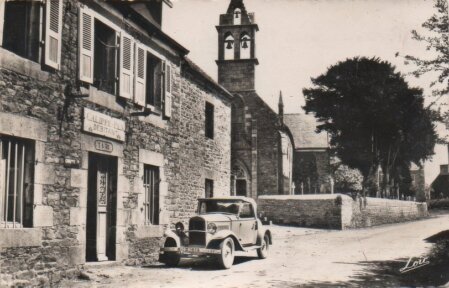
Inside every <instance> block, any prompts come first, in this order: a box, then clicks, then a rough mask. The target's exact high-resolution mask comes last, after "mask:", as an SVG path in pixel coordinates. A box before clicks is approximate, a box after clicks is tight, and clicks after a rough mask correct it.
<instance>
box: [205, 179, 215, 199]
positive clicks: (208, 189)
mask: <svg viewBox="0 0 449 288" xmlns="http://www.w3.org/2000/svg"><path fill="white" fill-rule="evenodd" d="M204 182H205V183H204V190H205V194H206V198H212V197H214V180H211V179H206V180H205V181H204Z"/></svg>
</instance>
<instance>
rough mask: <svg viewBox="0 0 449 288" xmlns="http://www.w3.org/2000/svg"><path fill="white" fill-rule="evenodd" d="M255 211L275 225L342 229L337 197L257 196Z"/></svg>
mask: <svg viewBox="0 0 449 288" xmlns="http://www.w3.org/2000/svg"><path fill="white" fill-rule="evenodd" d="M346 197H347V196H346ZM257 211H258V213H259V214H260V213H261V214H262V215H263V217H267V218H268V220H271V221H273V223H276V224H291V225H296V226H302V227H315V228H326V229H341V228H342V226H341V207H340V204H339V200H337V196H333V195H273V196H271V195H270V196H259V198H258V199H257Z"/></svg>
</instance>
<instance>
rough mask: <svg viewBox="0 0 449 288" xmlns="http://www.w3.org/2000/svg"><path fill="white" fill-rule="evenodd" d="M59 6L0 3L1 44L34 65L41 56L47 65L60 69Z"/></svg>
mask: <svg viewBox="0 0 449 288" xmlns="http://www.w3.org/2000/svg"><path fill="white" fill-rule="evenodd" d="M62 6H63V3H62V0H48V1H47V2H46V4H45V6H43V5H42V4H41V1H31V0H22V1H0V44H1V45H2V46H3V48H5V49H7V50H9V51H11V52H13V53H15V54H17V55H19V56H21V57H24V58H27V59H29V60H31V61H34V62H40V60H41V55H43V56H44V57H43V60H44V63H45V64H46V65H48V66H49V67H52V68H55V69H59V68H60V67H59V65H60V62H61V33H62ZM44 7H45V9H44ZM43 24H44V25H43ZM1 31H3V33H1ZM44 36H45V37H44ZM41 40H43V43H44V46H43V47H44V48H45V49H41Z"/></svg>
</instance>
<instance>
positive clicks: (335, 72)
mask: <svg viewBox="0 0 449 288" xmlns="http://www.w3.org/2000/svg"><path fill="white" fill-rule="evenodd" d="M312 83H313V87H312V88H308V89H304V90H303V93H304V96H305V98H306V105H305V107H304V108H305V110H306V112H307V113H309V112H313V113H314V114H315V116H316V117H317V118H318V119H319V120H320V121H321V122H322V123H323V124H322V125H320V126H318V130H320V131H321V130H325V131H327V132H328V133H329V135H330V143H331V146H332V149H333V151H334V152H335V154H336V156H338V157H339V158H340V159H341V161H342V162H343V163H344V164H346V165H348V166H349V167H351V168H357V169H359V170H360V171H361V173H362V175H363V177H364V191H368V190H367V188H368V187H369V186H370V185H368V183H369V182H370V181H372V180H373V177H371V176H372V175H374V174H376V173H377V171H378V169H379V167H381V168H382V171H383V175H384V179H383V183H384V185H383V192H384V195H385V196H388V195H390V191H389V189H390V188H391V186H392V184H393V183H394V181H395V180H396V182H397V181H398V180H399V179H400V177H399V175H401V173H397V171H400V170H401V168H403V167H404V165H405V166H406V167H409V166H410V163H411V162H414V163H416V164H417V165H420V164H421V161H423V160H426V159H428V158H429V157H430V156H431V155H433V148H434V146H435V142H436V141H437V135H436V132H435V127H434V124H433V123H432V115H431V112H430V111H428V110H426V109H425V108H424V97H423V93H422V90H421V89H418V88H411V87H409V86H408V84H407V82H406V81H405V80H404V78H403V77H402V75H401V74H400V73H397V72H395V67H393V66H392V65H391V64H390V63H388V62H385V61H381V60H380V59H378V58H371V59H368V58H358V57H357V58H353V59H347V60H346V61H343V62H339V63H337V64H335V65H333V66H331V67H330V68H329V69H328V70H327V72H326V73H325V74H323V75H320V76H318V77H316V78H312ZM390 176H392V177H393V178H391V177H390ZM368 192H370V191H368ZM376 192H377V191H376ZM376 192H370V193H369V194H377V193H376Z"/></svg>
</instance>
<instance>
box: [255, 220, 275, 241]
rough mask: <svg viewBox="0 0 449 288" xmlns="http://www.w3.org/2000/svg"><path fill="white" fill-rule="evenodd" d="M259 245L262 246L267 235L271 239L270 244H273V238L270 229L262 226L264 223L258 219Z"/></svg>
mask: <svg viewBox="0 0 449 288" xmlns="http://www.w3.org/2000/svg"><path fill="white" fill-rule="evenodd" d="M257 227H258V229H257V244H258V245H261V244H262V239H263V238H264V237H265V234H268V239H269V241H270V242H269V244H270V245H271V244H273V238H272V237H271V231H270V229H268V228H267V227H265V226H264V225H262V222H261V221H260V219H257Z"/></svg>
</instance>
